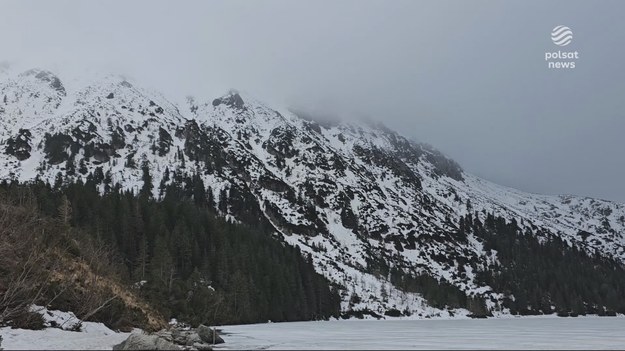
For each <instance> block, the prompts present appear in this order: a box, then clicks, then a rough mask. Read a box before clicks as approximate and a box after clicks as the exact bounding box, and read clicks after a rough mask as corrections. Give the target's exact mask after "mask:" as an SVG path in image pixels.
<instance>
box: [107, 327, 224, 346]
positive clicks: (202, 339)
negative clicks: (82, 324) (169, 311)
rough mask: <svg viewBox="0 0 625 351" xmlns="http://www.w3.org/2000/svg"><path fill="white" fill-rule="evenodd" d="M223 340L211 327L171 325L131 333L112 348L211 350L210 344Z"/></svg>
mask: <svg viewBox="0 0 625 351" xmlns="http://www.w3.org/2000/svg"><path fill="white" fill-rule="evenodd" d="M224 342H225V341H224V340H223V339H222V338H221V337H220V336H219V334H217V332H215V331H213V329H211V328H209V327H207V326H205V325H200V326H199V327H198V328H197V329H192V328H180V327H173V328H172V329H169V330H161V331H159V332H156V333H154V334H139V333H133V334H131V335H130V336H129V337H128V339H126V340H125V341H124V342H122V343H121V344H119V345H115V346H114V347H113V350H211V349H212V347H211V345H212V344H223V343H224Z"/></svg>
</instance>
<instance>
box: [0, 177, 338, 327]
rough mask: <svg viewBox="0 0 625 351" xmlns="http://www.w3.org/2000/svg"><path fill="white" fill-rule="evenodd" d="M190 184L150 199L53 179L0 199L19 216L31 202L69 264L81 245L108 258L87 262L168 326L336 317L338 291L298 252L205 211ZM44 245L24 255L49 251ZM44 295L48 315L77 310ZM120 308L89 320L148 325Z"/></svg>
mask: <svg viewBox="0 0 625 351" xmlns="http://www.w3.org/2000/svg"><path fill="white" fill-rule="evenodd" d="M188 185H189V187H180V188H176V187H175V186H171V187H170V188H169V189H168V191H167V196H165V197H164V198H163V199H162V201H158V202H157V201H155V200H153V199H151V198H150V197H149V195H147V193H145V192H142V193H141V194H140V195H138V196H136V195H133V194H132V193H130V192H122V191H121V190H120V189H119V188H111V189H108V191H106V192H105V193H104V194H103V195H100V193H99V192H98V190H97V189H96V186H95V182H94V181H91V180H89V181H87V182H86V183H85V184H82V183H80V182H79V183H75V184H65V185H64V184H63V183H62V182H59V184H56V187H53V186H50V185H48V184H44V183H42V182H37V183H35V184H32V185H20V184H17V183H7V182H3V183H2V184H1V185H0V194H2V198H1V199H2V200H1V201H2V203H3V206H6V204H8V203H15V202H16V201H17V202H18V210H20V211H22V210H23V211H27V209H26V208H23V209H22V208H19V201H23V199H24V198H25V199H27V201H28V202H29V203H30V207H29V209H28V211H36V212H37V214H33V215H34V216H40V218H41V219H42V220H43V221H47V222H50V223H53V224H54V225H55V226H56V227H58V228H61V229H62V228H65V229H63V230H64V232H66V233H68V234H67V235H68V236H67V238H68V242H67V243H66V244H67V245H66V246H67V249H66V250H65V251H67V253H68V254H69V256H68V257H69V259H71V260H75V261H76V262H81V260H82V259H83V258H84V256H85V255H86V253H85V252H83V247H84V246H85V243H92V245H93V246H95V247H98V248H101V250H102V252H103V253H104V252H106V254H107V255H103V256H101V257H89V258H90V261H92V262H93V263H94V264H97V265H100V266H106V267H107V272H109V273H108V275H109V276H112V277H113V278H114V279H116V281H119V282H120V284H121V285H123V286H124V287H126V288H127V289H128V290H129V291H130V292H131V293H132V294H133V295H134V296H136V297H137V299H141V300H142V301H145V302H146V303H147V304H148V305H149V306H151V307H153V308H154V309H155V310H156V311H157V312H158V314H159V315H160V316H162V317H163V318H164V319H166V320H168V319H169V318H178V319H179V320H182V321H185V322H188V323H191V324H200V323H207V324H224V323H252V322H266V321H268V320H272V321H295V320H312V319H324V318H328V317H330V316H338V314H339V303H340V297H339V295H338V293H337V291H336V289H335V288H333V287H330V286H329V283H328V281H327V280H325V279H324V278H323V277H322V276H320V275H319V274H317V273H315V271H314V269H313V266H312V265H311V263H310V261H309V260H307V259H306V258H305V257H303V256H302V254H301V253H300V252H299V250H298V249H297V248H293V247H291V246H288V245H285V244H283V243H282V242H280V240H279V238H276V237H274V236H272V234H271V231H270V230H269V229H268V228H266V227H265V226H264V224H263V222H262V221H260V220H259V221H258V223H257V225H255V226H249V225H242V224H234V223H231V222H228V221H226V220H224V219H222V218H218V217H216V215H215V214H214V213H213V210H212V208H213V207H212V206H207V203H208V202H210V201H212V200H211V199H209V198H206V197H203V195H200V194H197V193H196V194H195V195H196V196H193V191H194V187H193V186H192V184H188ZM197 189H198V188H197V187H195V190H197ZM44 229H45V230H46V231H47V232H48V233H47V234H46V235H45V237H44V238H43V239H44V240H50V238H51V237H52V236H54V235H60V234H59V233H54V232H50V231H52V228H51V227H48V226H46V227H45V228H42V230H44ZM61 229H59V230H61ZM63 230H61V231H63ZM55 232H56V231H55ZM3 234H4V236H3V238H1V239H2V241H3V242H7V241H8V238H7V237H8V236H11V235H14V233H13V231H12V230H11V229H8V232H7V231H5V232H3ZM60 237H62V236H60ZM29 240H31V239H29ZM45 245H46V244H45V243H42V246H41V247H40V246H37V245H34V244H33V245H32V246H29V248H30V249H32V250H33V251H35V250H47V249H48V248H49V246H45ZM29 248H24V252H23V253H22V256H23V257H22V258H25V257H28V251H29ZM64 248H65V247H64ZM48 260H50V261H51V262H52V263H54V264H55V265H56V267H57V268H55V269H58V270H66V269H67V267H64V264H65V262H54V259H53V258H48ZM17 276H18V274H17V272H6V274H3V277H4V278H3V282H2V283H4V284H5V285H4V286H7V285H10V280H11V279H13V278H16V277H17ZM47 283H51V284H52V281H48V282H47ZM52 285H54V284H52ZM2 286H3V285H0V288H1V287H2ZM87 289H89V287H87ZM46 291H49V294H48V295H55V294H58V295H59V296H57V297H56V298H54V299H53V300H52V301H51V302H49V304H50V306H51V307H52V308H59V309H69V310H73V311H77V310H78V306H76V304H78V303H79V301H78V300H77V299H74V298H73V297H72V296H69V295H68V294H66V293H65V291H56V290H55V289H54V286H52V287H46ZM110 295H111V296H112V297H113V296H114V295H115V294H114V293H113V292H111V293H110ZM48 297H49V296H43V295H42V296H34V298H35V299H36V300H37V301H36V302H39V303H42V304H47V303H48V301H46V298H48ZM124 308H125V306H123V305H119V304H116V303H115V300H112V301H110V302H109V303H107V304H106V306H104V307H103V308H102V309H101V310H99V311H98V314H94V315H92V316H89V317H91V318H87V320H89V319H94V320H99V321H102V322H105V323H107V324H108V325H111V326H113V327H119V326H122V325H126V326H129V325H132V326H140V327H147V326H146V324H145V321H144V320H140V319H139V320H132V319H129V318H127V317H125V316H124V315H125V314H126V311H124ZM80 317H82V316H80ZM7 320H8V319H7ZM3 322H6V320H4V321H3Z"/></svg>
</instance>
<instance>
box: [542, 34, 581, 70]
mask: <svg viewBox="0 0 625 351" xmlns="http://www.w3.org/2000/svg"><path fill="white" fill-rule="evenodd" d="M551 41H552V42H553V43H554V44H555V45H557V46H563V47H564V46H567V45H569V44H571V42H572V41H573V30H571V28H569V27H567V26H564V25H559V26H556V27H554V28H553V29H552V30H551ZM577 59H579V52H577V51H562V50H558V51H547V52H545V61H546V62H547V67H548V68H553V69H573V68H575V60H577Z"/></svg>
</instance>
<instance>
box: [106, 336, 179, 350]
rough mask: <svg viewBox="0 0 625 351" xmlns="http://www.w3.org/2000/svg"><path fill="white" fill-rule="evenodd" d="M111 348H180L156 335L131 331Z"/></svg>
mask: <svg viewBox="0 0 625 351" xmlns="http://www.w3.org/2000/svg"><path fill="white" fill-rule="evenodd" d="M113 350H180V347H178V346H176V345H174V344H173V343H171V342H169V341H167V340H165V339H164V338H161V337H160V336H158V335H149V334H138V333H133V334H130V336H129V337H128V339H126V340H124V341H122V342H121V343H120V344H117V345H115V346H113Z"/></svg>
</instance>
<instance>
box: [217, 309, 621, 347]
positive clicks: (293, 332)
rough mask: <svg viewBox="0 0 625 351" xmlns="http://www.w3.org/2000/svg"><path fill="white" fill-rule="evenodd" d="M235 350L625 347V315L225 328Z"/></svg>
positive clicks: (306, 323)
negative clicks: (621, 316)
mask: <svg viewBox="0 0 625 351" xmlns="http://www.w3.org/2000/svg"><path fill="white" fill-rule="evenodd" d="M223 332H224V335H223V338H224V340H225V341H226V343H225V344H222V345H219V346H218V347H216V349H219V350H235V349H273V350H278V349H299V350H313V349H315V350H316V349H356V350H361V349H623V348H624V347H625V318H619V317H580V318H557V317H525V318H501V319H500V318H497V319H469V320H458V319H456V320H393V321H392V320H386V321H371V320H369V321H359V320H350V321H330V322H294V323H268V324H254V325H240V326H225V327H223Z"/></svg>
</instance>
